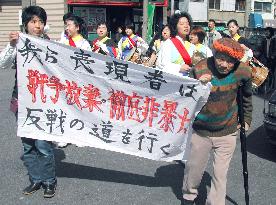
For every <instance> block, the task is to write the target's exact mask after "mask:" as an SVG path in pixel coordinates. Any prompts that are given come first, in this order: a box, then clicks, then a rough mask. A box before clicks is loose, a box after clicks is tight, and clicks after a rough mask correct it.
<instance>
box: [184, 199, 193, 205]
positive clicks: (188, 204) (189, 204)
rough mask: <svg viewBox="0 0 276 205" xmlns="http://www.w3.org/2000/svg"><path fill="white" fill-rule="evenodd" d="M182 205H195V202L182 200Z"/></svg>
mask: <svg viewBox="0 0 276 205" xmlns="http://www.w3.org/2000/svg"><path fill="white" fill-rule="evenodd" d="M181 205H194V201H191V200H187V199H182V201H181Z"/></svg>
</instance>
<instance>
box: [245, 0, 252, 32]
mask: <svg viewBox="0 0 276 205" xmlns="http://www.w3.org/2000/svg"><path fill="white" fill-rule="evenodd" d="M250 13H251V0H246V1H245V15H244V27H248V25H249V14H250Z"/></svg>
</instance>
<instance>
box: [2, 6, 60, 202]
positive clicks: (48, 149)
mask: <svg viewBox="0 0 276 205" xmlns="http://www.w3.org/2000/svg"><path fill="white" fill-rule="evenodd" d="M46 21H47V14H46V12H45V10H44V9H43V8H41V7H39V6H30V7H27V8H25V9H24V10H23V12H22V23H23V26H24V29H25V32H26V33H27V34H29V35H31V36H36V37H40V38H44V39H45V38H48V37H47V36H46V35H44V33H43V32H44V26H45V25H46ZM9 39H10V43H9V44H8V45H7V47H6V48H5V49H4V50H3V51H2V52H1V54H0V68H9V67H12V66H13V67H15V69H16V70H20V69H22V67H21V64H19V63H18V62H17V60H16V55H17V47H16V44H17V41H18V39H19V32H11V33H10V35H9ZM14 62H15V63H14ZM18 84H19V83H17V71H16V79H15V85H14V90H13V94H12V100H11V111H13V112H14V113H15V115H16V118H18V100H17V99H18ZM19 97H20V96H19ZM33 134H34V133H32V135H33ZM21 140H22V144H23V148H24V153H23V155H22V160H23V162H24V165H25V166H26V168H27V170H28V174H29V179H30V182H31V184H30V185H29V186H28V187H26V188H25V189H24V190H23V194H25V195H31V194H32V193H34V192H35V191H37V190H39V189H40V188H41V186H43V187H44V197H45V198H51V197H53V196H54V195H55V190H56V184H57V180H56V173H55V157H54V151H53V143H52V142H50V141H45V140H37V139H31V138H25V136H24V137H21Z"/></svg>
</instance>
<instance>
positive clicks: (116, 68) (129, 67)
mask: <svg viewBox="0 0 276 205" xmlns="http://www.w3.org/2000/svg"><path fill="white" fill-rule="evenodd" d="M17 66H18V68H19V69H18V75H17V76H18V88H19V96H18V97H19V111H18V136H20V137H27V138H34V139H42V140H48V141H57V142H67V143H73V144H79V145H84V146H91V147H96V148H101V149H106V150H111V151H116V152H121V153H125V154H131V155H135V156H140V157H145V158H149V159H153V160H164V161H172V160H177V159H178V160H179V159H182V158H183V156H184V155H185V154H187V151H188V145H189V141H190V136H191V132H192V130H191V123H192V121H193V119H194V117H195V115H196V113H197V112H198V111H199V110H200V109H201V108H202V106H203V105H204V103H205V102H206V99H207V98H208V95H209V92H210V86H204V85H202V84H201V83H200V82H199V81H197V80H195V79H191V78H188V77H177V76H173V75H170V74H167V73H163V72H162V71H161V70H155V69H151V68H148V67H144V66H141V65H136V64H132V63H128V62H123V61H120V60H117V59H114V58H111V57H107V56H104V55H101V54H95V53H92V52H88V51H84V50H81V49H78V48H73V47H69V46H66V45H62V44H59V43H57V42H54V41H49V40H43V39H40V38H36V37H31V36H28V35H25V34H20V40H19V43H18V45H17Z"/></svg>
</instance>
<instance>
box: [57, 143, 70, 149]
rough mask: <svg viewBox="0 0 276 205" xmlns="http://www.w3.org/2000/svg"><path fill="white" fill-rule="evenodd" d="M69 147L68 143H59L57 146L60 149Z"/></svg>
mask: <svg viewBox="0 0 276 205" xmlns="http://www.w3.org/2000/svg"><path fill="white" fill-rule="evenodd" d="M67 145H68V143H66V142H58V143H57V146H58V147H59V148H64V147H67Z"/></svg>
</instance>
